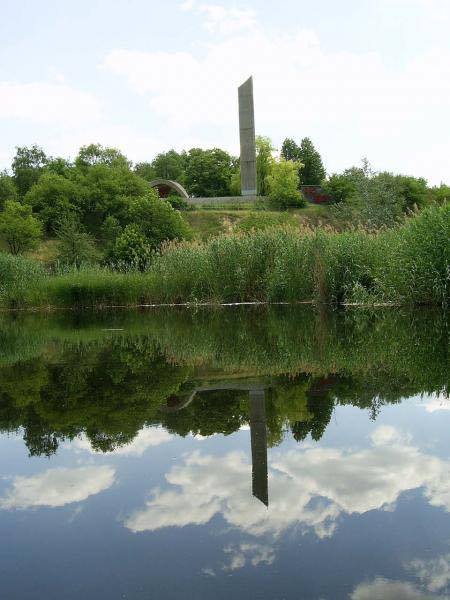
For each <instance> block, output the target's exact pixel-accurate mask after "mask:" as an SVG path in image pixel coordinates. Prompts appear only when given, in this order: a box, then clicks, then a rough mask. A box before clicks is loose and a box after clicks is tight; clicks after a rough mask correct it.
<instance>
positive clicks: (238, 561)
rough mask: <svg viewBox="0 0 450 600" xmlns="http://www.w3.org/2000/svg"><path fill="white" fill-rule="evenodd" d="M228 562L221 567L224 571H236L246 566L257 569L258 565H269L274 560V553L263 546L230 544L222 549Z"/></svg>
mask: <svg viewBox="0 0 450 600" xmlns="http://www.w3.org/2000/svg"><path fill="white" fill-rule="evenodd" d="M224 552H225V554H227V555H228V559H229V560H228V562H227V563H226V564H225V565H223V567H222V568H223V570H224V571H236V570H237V569H242V568H243V567H245V565H246V564H251V565H252V566H253V567H257V566H258V565H260V564H266V565H271V564H272V563H273V561H274V560H275V551H274V549H273V548H271V547H270V546H266V545H263V544H248V543H247V544H234V545H233V544H231V545H230V546H227V547H226V548H224Z"/></svg>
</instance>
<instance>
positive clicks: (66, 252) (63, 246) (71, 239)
mask: <svg viewBox="0 0 450 600" xmlns="http://www.w3.org/2000/svg"><path fill="white" fill-rule="evenodd" d="M56 235H57V237H58V240H59V252H58V260H59V261H60V263H62V264H64V265H69V266H73V267H76V268H77V269H79V268H80V267H81V265H83V264H90V263H93V262H95V261H96V260H97V259H98V258H99V254H98V252H97V250H96V248H95V243H94V238H93V237H92V236H90V235H89V234H88V233H86V232H85V231H83V229H82V227H81V226H80V224H79V223H78V222H77V220H76V219H74V218H70V217H69V218H66V219H65V220H63V221H62V222H61V223H60V225H59V227H58V229H57V230H56Z"/></svg>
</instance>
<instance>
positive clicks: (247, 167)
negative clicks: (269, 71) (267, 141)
mask: <svg viewBox="0 0 450 600" xmlns="http://www.w3.org/2000/svg"><path fill="white" fill-rule="evenodd" d="M238 97H239V136H240V142H241V190H242V191H241V193H242V195H243V196H256V145H255V111H254V105H253V78H252V77H249V78H248V79H247V81H246V82H245V83H243V84H242V85H241V86H239V88H238Z"/></svg>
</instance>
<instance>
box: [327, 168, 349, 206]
mask: <svg viewBox="0 0 450 600" xmlns="http://www.w3.org/2000/svg"><path fill="white" fill-rule="evenodd" d="M322 188H323V191H324V192H325V193H326V194H328V195H329V196H331V199H332V201H333V202H336V203H338V202H346V201H347V200H348V199H349V198H350V197H351V196H352V195H353V194H354V193H355V192H356V183H355V181H354V179H353V178H352V177H349V176H348V175H346V173H341V174H338V173H334V174H333V175H331V176H330V177H329V178H328V179H327V180H326V181H325V182H324V183H323V184H322Z"/></svg>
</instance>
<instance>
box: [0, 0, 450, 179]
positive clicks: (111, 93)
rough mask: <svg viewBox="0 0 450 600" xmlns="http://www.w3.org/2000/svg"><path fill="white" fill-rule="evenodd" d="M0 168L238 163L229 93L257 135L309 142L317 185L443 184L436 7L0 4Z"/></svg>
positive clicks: (441, 59) (440, 0) (448, 79)
mask: <svg viewBox="0 0 450 600" xmlns="http://www.w3.org/2000/svg"><path fill="white" fill-rule="evenodd" d="M1 14H2V27H1V33H0V67H1V70H0V133H1V135H0V168H3V167H7V166H8V165H9V163H10V160H11V158H12V156H13V154H14V147H15V146H16V145H27V144H32V143H37V144H39V145H41V146H43V147H44V148H45V149H46V150H47V151H48V152H49V153H51V154H53V155H57V154H60V155H64V156H70V157H73V156H75V155H76V152H77V149H78V147H79V146H80V145H82V144H87V143H90V142H100V143H103V144H107V145H114V146H117V147H119V148H121V149H122V151H124V152H125V153H126V154H127V155H128V156H129V157H130V158H131V159H132V160H135V161H138V160H151V158H152V157H153V156H154V155H155V154H156V153H157V152H159V151H163V150H167V149H169V148H171V147H175V148H176V149H182V148H189V147H192V146H202V147H212V146H220V147H224V148H227V149H228V150H230V151H232V152H234V153H237V152H238V123H237V92H236V87H237V86H238V85H239V84H240V83H241V82H242V81H243V80H244V79H245V78H246V77H247V76H248V75H250V74H253V76H254V84H255V102H256V106H255V111H256V127H257V132H258V133H260V134H264V135H269V136H270V137H271V138H272V139H273V141H274V144H275V146H277V147H279V146H280V144H281V142H282V140H283V139H284V138H285V137H286V136H289V137H293V138H295V139H298V140H300V139H301V138H302V137H303V136H309V137H311V138H312V139H313V141H314V142H315V143H316V145H317V146H318V148H319V150H320V151H321V153H322V155H323V158H324V161H325V164H326V166H327V169H328V171H329V172H334V171H337V170H340V169H343V168H346V167H348V166H351V165H352V164H356V163H358V162H359V161H360V159H361V157H362V156H367V157H368V158H369V160H370V161H371V162H372V165H373V167H374V168H375V169H388V170H393V171H400V172H404V173H410V174H417V175H419V174H420V175H423V176H425V177H426V178H428V180H429V181H430V182H431V183H439V182H441V181H450V173H449V170H450V169H449V158H448V157H449V155H450V36H449V31H450V0H341V1H340V2H337V1H336V0H315V1H314V2H312V1H309V2H305V1H304V0H283V2H264V3H263V2H261V1H258V0H253V1H251V2H248V1H247V2H245V1H237V0H236V1H235V2H229V1H226V0H222V1H221V2H220V1H219V2H217V3H216V2H208V1H207V0H206V1H203V0H197V1H196V0H184V1H183V0H182V1H170V0H167V1H165V2H161V1H153V0H147V1H145V0H129V1H127V2H124V1H120V2H119V1H117V0H108V1H106V0H89V1H87V0H78V1H77V2H76V3H75V2H67V1H66V2H61V1H60V0H59V1H56V0H41V1H39V2H36V1H32V0H28V1H27V2H26V1H22V2H20V3H19V2H16V1H15V0H14V1H13V0H1Z"/></svg>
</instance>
